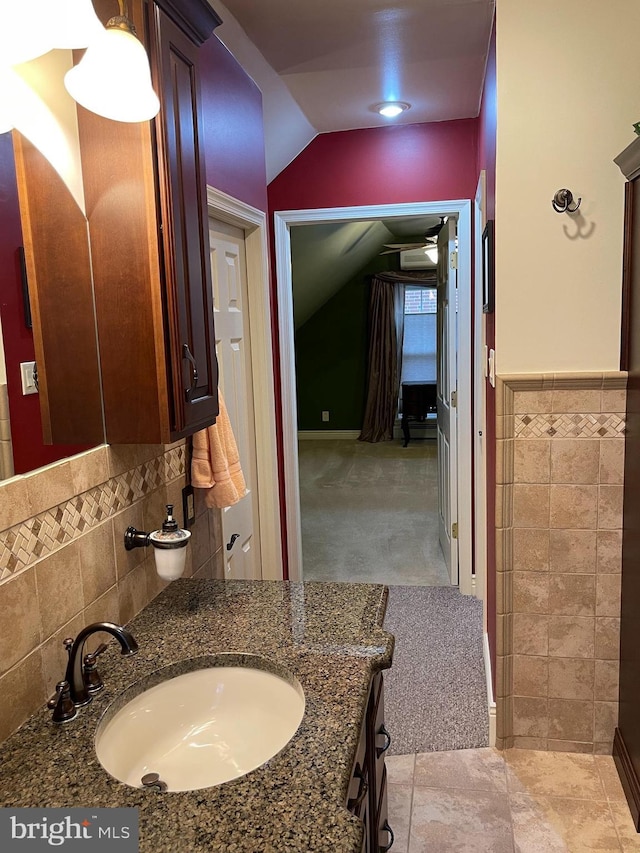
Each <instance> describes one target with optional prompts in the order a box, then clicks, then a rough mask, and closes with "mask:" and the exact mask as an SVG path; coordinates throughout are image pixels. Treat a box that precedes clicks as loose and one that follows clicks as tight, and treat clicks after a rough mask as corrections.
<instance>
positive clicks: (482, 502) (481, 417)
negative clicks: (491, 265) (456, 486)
mask: <svg viewBox="0 0 640 853" xmlns="http://www.w3.org/2000/svg"><path fill="white" fill-rule="evenodd" d="M486 224H487V213H486V172H485V170H484V169H483V170H482V171H481V172H480V177H479V178H478V187H477V189H476V197H475V205H474V217H473V237H474V268H475V287H474V324H473V349H474V356H473V359H474V361H473V368H474V369H473V447H474V454H473V474H474V480H473V496H474V521H475V535H474V540H473V548H474V555H473V562H474V566H475V569H476V572H475V589H474V595H475V596H476V598H479V599H480V600H481V601H484V600H485V598H486V587H487V458H486V447H487V444H486V440H487V414H486V401H487V387H486V378H487V370H488V359H487V352H486V349H487V348H486V331H485V330H486V320H485V316H484V313H483V310H482V302H483V294H482V234H483V232H484V228H485V225H486ZM486 618H487V616H486V608H485V616H484V619H485V625H484V631H485V633H486V631H487V625H486Z"/></svg>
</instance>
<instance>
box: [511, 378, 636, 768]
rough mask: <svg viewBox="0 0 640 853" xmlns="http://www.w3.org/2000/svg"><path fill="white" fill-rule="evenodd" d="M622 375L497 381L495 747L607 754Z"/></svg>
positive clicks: (615, 661) (614, 646) (613, 682)
mask: <svg viewBox="0 0 640 853" xmlns="http://www.w3.org/2000/svg"><path fill="white" fill-rule="evenodd" d="M625 388H626V374H621V373H607V374H579V375H566V374H552V375H542V376H509V377H501V379H500V380H499V382H498V385H497V412H496V414H497V429H498V438H499V440H498V443H497V462H496V476H497V500H496V503H497V506H496V526H497V528H498V529H497V565H496V569H497V573H498V574H497V612H498V638H497V655H498V659H497V694H498V698H497V706H498V707H497V711H498V745H499V746H500V747H504V748H507V747H511V746H516V747H523V748H531V749H545V750H562V751H567V750H568V751H574V752H590V753H591V752H595V753H610V752H611V747H612V741H613V733H614V728H615V725H616V722H617V713H618V704H617V701H618V667H619V630H620V580H621V550H622V533H621V528H622V489H623V476H624V417H625V415H624V412H625V408H626V397H625Z"/></svg>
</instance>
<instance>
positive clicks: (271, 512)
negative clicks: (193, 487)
mask: <svg viewBox="0 0 640 853" xmlns="http://www.w3.org/2000/svg"><path fill="white" fill-rule="evenodd" d="M207 206H208V215H209V217H211V218H213V219H215V220H218V221H219V222H220V223H226V224H227V225H230V226H234V227H235V228H238V229H240V232H241V234H242V235H243V237H244V250H245V255H246V270H245V271H246V291H245V295H246V303H245V306H244V307H245V309H246V315H245V319H246V322H247V323H248V327H249V333H250V337H251V350H250V355H249V358H248V359H247V361H246V369H247V374H248V375H249V377H250V380H251V386H252V395H253V406H252V407H251V409H250V415H248V423H247V430H248V434H249V435H251V436H252V438H253V441H254V446H255V507H256V510H257V515H258V519H259V525H260V541H259V546H258V555H257V557H256V563H255V565H256V570H255V573H256V576H257V577H258V578H262V579H263V580H280V579H281V578H282V546H281V537H280V527H281V517H280V506H279V503H278V501H276V500H274V499H273V496H274V495H275V494H277V493H278V463H277V442H276V420H275V408H276V407H275V393H274V376H273V358H272V355H273V339H272V334H271V300H270V289H269V261H268V258H269V250H268V244H267V217H266V214H265V213H264V212H263V211H261V210H258V209H257V208H254V207H252V206H251V205H248V204H246V203H244V202H241V201H239V200H238V199H235V198H233V197H232V196H229V195H227V194H226V193H223V192H221V191H220V190H216V189H213V188H212V187H207ZM214 310H215V311H217V310H218V306H214ZM227 541H228V540H227Z"/></svg>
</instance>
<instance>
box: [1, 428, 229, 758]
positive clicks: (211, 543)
mask: <svg viewBox="0 0 640 853" xmlns="http://www.w3.org/2000/svg"><path fill="white" fill-rule="evenodd" d="M185 456H186V448H185V444H184V441H183V442H178V443H176V444H175V445H167V446H164V445H155V446H119V447H115V446H114V447H108V446H102V447H98V448H95V449H93V450H91V451H89V452H88V453H84V454H80V455H78V456H75V457H72V458H71V459H67V460H64V461H62V462H59V463H56V464H55V465H51V466H48V467H47V468H43V469H39V470H38V471H35V472H34V473H33V474H29V475H26V476H24V477H15V478H13V479H11V480H9V481H7V482H4V483H0V505H1V507H2V520H3V527H4V529H3V530H1V531H0V741H1V740H4V739H5V738H6V737H7V736H8V735H9V734H10V733H11V732H12V731H14V730H15V729H16V728H18V727H19V726H20V725H21V724H22V723H23V722H24V721H25V720H26V719H27V718H28V717H29V716H30V715H31V714H32V713H33V712H34V711H35V710H36V709H37V708H38V707H39V706H41V705H42V704H43V703H44V701H45V700H46V699H47V698H48V697H49V696H50V695H51V694H52V693H53V692H54V689H55V684H56V682H58V681H60V679H61V678H62V676H63V675H64V669H65V656H66V653H65V651H64V648H63V645H62V640H63V639H64V638H65V637H69V636H75V635H76V634H77V633H78V631H79V630H80V629H81V628H82V627H84V625H87V624H89V623H91V622H95V621H102V620H110V621H114V622H117V623H120V624H124V623H126V622H128V621H129V620H131V619H132V618H133V617H134V616H135V615H136V613H138V612H139V611H140V610H141V609H142V608H143V607H145V605H146V604H148V602H149V601H151V599H153V598H154V597H155V596H156V595H157V594H158V593H159V592H160V591H161V589H163V587H164V586H166V583H165V582H164V581H162V580H161V579H160V578H159V577H158V575H157V573H156V571H155V565H154V560H153V555H152V554H150V553H148V549H145V548H139V549H135V550H133V551H130V552H127V551H125V549H124V545H123V535H124V531H125V528H126V527H127V526H128V525H133V526H134V527H137V528H139V529H142V530H155V529H156V528H157V527H158V526H159V524H160V523H161V521H162V519H163V518H164V507H165V504H167V503H173V504H174V506H175V507H176V513H177V517H178V518H179V519H182V497H181V494H182V489H183V487H184V485H185V482H186V477H185ZM201 496H202V492H200V491H198V490H196V512H197V519H196V523H195V525H194V527H193V528H192V539H191V544H190V546H189V551H188V554H187V568H186V569H185V576H191V575H194V576H198V577H221V576H222V572H223V568H222V550H221V546H222V534H221V526H220V511H219V510H207V509H206V508H205V506H204V502H203V501H202V499H201ZM100 639H102V637H101V635H97V639H96V641H95V642H96V643H97V642H99V641H100Z"/></svg>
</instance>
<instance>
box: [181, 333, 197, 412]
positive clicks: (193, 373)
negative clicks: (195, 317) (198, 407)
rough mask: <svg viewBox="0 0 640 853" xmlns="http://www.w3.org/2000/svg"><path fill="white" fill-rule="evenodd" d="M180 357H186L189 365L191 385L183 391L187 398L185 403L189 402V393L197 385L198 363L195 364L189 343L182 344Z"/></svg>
mask: <svg viewBox="0 0 640 853" xmlns="http://www.w3.org/2000/svg"><path fill="white" fill-rule="evenodd" d="M182 357H183V358H186V359H187V361H188V362H189V364H190V365H191V387H190V388H186V389H185V392H184V394H185V397H186V398H187V403H190V402H191V395H192V394H193V393H194V391H195V390H196V388H197V387H198V365H197V364H196V360H195V358H194V357H193V355H192V353H191V350H190V349H189V344H182Z"/></svg>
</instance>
